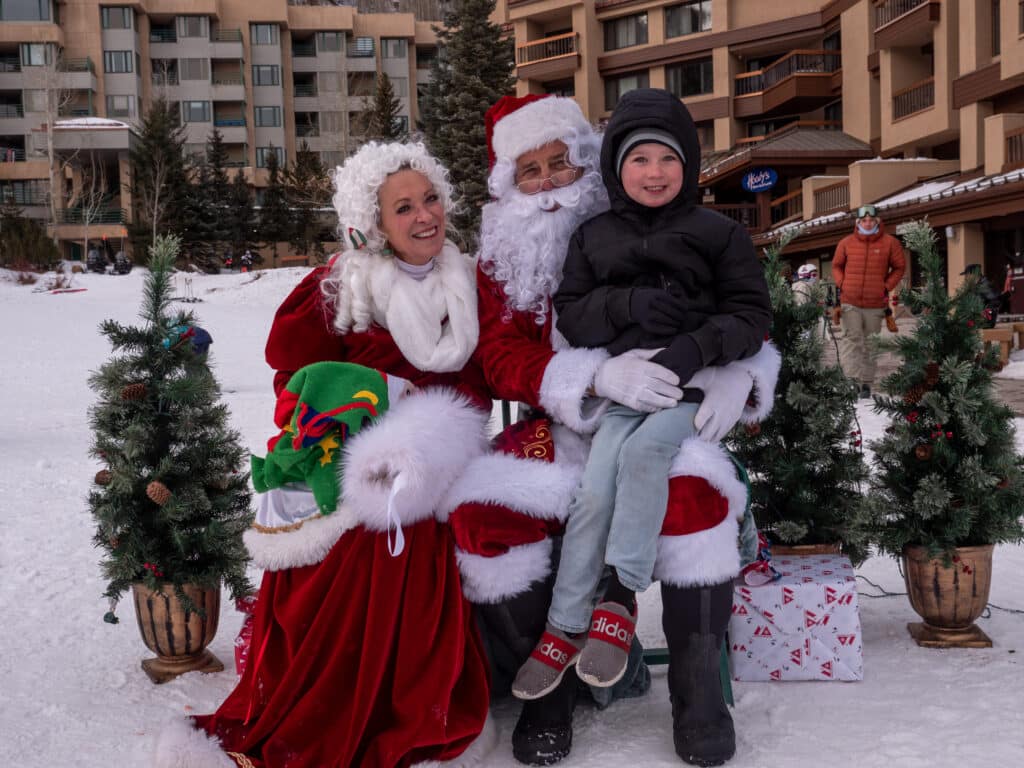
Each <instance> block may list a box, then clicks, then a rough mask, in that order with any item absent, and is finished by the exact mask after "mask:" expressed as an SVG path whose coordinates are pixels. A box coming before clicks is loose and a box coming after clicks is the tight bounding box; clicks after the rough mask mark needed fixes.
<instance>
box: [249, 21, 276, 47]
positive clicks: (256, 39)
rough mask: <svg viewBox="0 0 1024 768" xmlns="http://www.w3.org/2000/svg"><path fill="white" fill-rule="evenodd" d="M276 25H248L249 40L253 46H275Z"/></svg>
mask: <svg viewBox="0 0 1024 768" xmlns="http://www.w3.org/2000/svg"><path fill="white" fill-rule="evenodd" d="M277 34H278V33H277V24H250V25H249V39H250V41H251V42H252V44H253V45H277V43H278V36H277Z"/></svg>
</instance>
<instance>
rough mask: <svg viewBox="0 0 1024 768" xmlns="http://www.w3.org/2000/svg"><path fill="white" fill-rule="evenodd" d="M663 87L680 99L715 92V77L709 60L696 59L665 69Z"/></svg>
mask: <svg viewBox="0 0 1024 768" xmlns="http://www.w3.org/2000/svg"><path fill="white" fill-rule="evenodd" d="M665 87H666V88H667V89H668V91H669V93H671V94H672V95H673V96H676V97H678V98H680V99H682V98H685V97H687V96H699V95H700V94H702V93H712V92H713V91H714V90H715V75H714V69H713V67H712V65H711V59H710V58H707V59H697V60H696V61H684V62H682V63H681V64H672V65H670V66H667V67H665Z"/></svg>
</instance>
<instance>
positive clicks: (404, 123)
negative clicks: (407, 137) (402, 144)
mask: <svg viewBox="0 0 1024 768" xmlns="http://www.w3.org/2000/svg"><path fill="white" fill-rule="evenodd" d="M392 126H393V127H394V129H395V130H396V131H398V132H399V133H408V132H409V118H408V117H406V116H405V115H399V116H398V117H396V118H395V121H394V123H392Z"/></svg>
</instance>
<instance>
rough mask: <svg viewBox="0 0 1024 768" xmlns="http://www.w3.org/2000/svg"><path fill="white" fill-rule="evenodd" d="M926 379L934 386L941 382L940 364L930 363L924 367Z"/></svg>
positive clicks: (928, 383) (927, 382) (926, 382)
mask: <svg viewBox="0 0 1024 768" xmlns="http://www.w3.org/2000/svg"><path fill="white" fill-rule="evenodd" d="M924 377H925V378H924V381H925V384H927V385H928V386H929V387H934V386H935V385H936V384H938V383H939V364H938V363H928V365H926V366H925V367H924Z"/></svg>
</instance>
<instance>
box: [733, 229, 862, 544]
mask: <svg viewBox="0 0 1024 768" xmlns="http://www.w3.org/2000/svg"><path fill="white" fill-rule="evenodd" d="M792 237H793V233H792V232H791V233H789V234H788V235H784V236H783V237H782V239H781V240H779V241H777V242H776V243H775V244H773V246H772V247H771V248H770V249H769V250H768V257H767V259H766V260H765V272H766V275H765V276H766V278H767V280H768V288H769V292H770V294H771V301H772V326H771V332H770V335H771V339H772V341H773V342H774V344H775V346H776V348H777V349H778V350H779V352H780V354H781V355H782V368H781V370H780V371H779V381H778V385H777V386H776V388H775V403H774V406H773V408H772V412H771V414H770V415H769V416H768V418H767V419H765V420H764V421H763V422H761V423H760V424H758V425H751V426H747V427H738V428H737V429H736V430H734V431H733V432H732V433H731V435H730V436H729V441H728V442H729V447H730V449H731V450H732V451H733V453H734V454H735V456H736V458H737V459H738V460H739V461H740V463H742V464H743V465H744V466H745V467H746V469H747V471H748V473H749V477H750V490H751V499H750V503H751V509H752V510H753V513H754V519H755V520H757V523H758V526H759V527H760V528H761V529H762V530H763V531H764V532H765V533H766V534H767V535H768V537H769V538H770V539H772V540H774V541H776V542H779V543H782V544H787V545H795V544H836V543H840V544H841V545H842V548H843V552H844V553H846V554H847V555H849V556H850V558H851V559H852V560H853V561H854V562H860V561H861V560H863V559H864V558H865V557H866V556H867V542H866V541H865V537H864V534H863V531H861V530H860V529H859V528H858V527H857V526H855V525H853V522H854V520H855V517H856V515H855V510H856V509H857V505H858V504H859V502H860V499H861V489H860V483H861V481H862V480H863V479H864V477H865V475H866V472H867V468H866V466H865V464H864V460H863V457H862V455H861V449H860V444H861V439H860V431H859V430H858V429H857V428H856V427H855V426H854V423H855V422H854V417H855V413H856V411H855V403H856V398H857V392H856V390H855V388H854V387H853V386H851V384H850V382H849V380H848V379H847V378H846V377H845V376H844V375H843V372H842V371H841V370H840V368H839V367H838V366H837V365H825V364H824V361H823V352H824V344H823V338H822V332H821V328H822V319H823V317H824V304H825V289H824V287H823V286H821V285H816V286H814V288H813V289H812V292H811V300H810V301H807V302H799V301H797V300H796V297H795V295H794V293H793V291H792V289H791V287H790V285H789V283H788V281H787V280H786V279H785V278H784V277H783V276H782V272H781V264H780V261H779V254H780V253H781V252H782V250H783V249H784V248H785V246H786V244H787V243H788V242H789V240H791V239H792Z"/></svg>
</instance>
